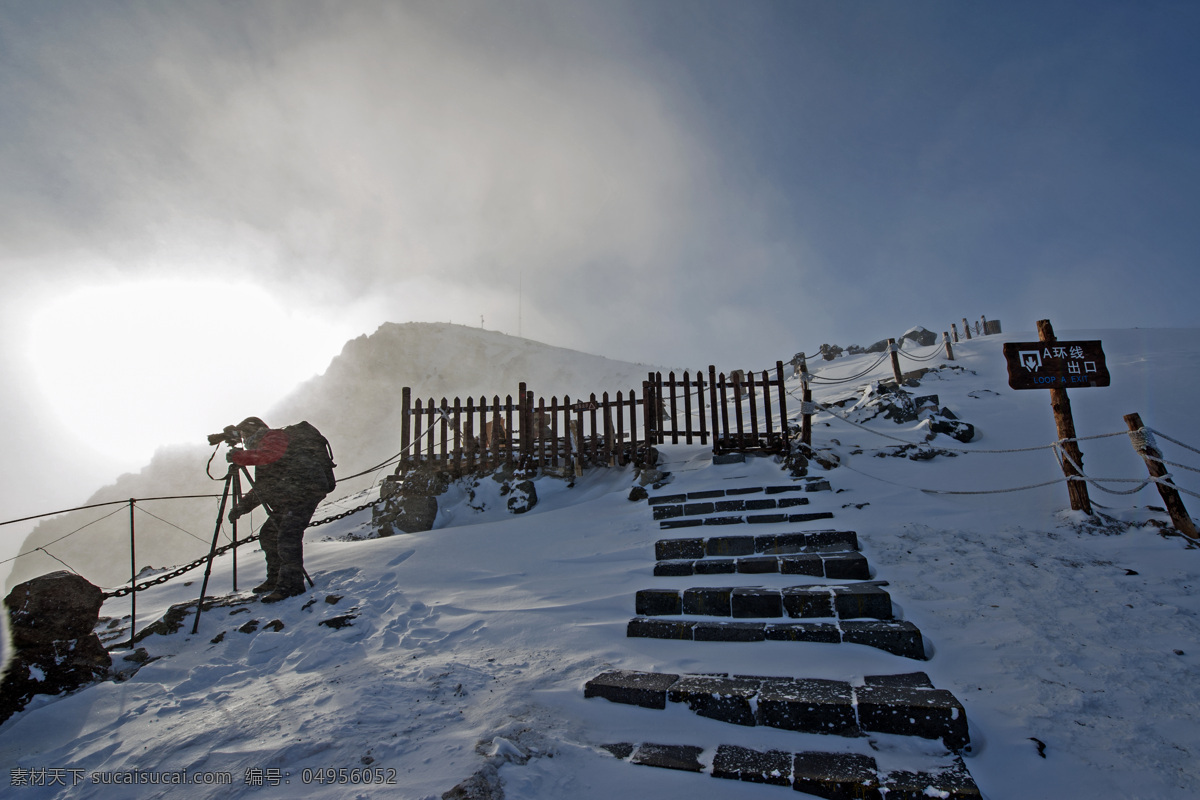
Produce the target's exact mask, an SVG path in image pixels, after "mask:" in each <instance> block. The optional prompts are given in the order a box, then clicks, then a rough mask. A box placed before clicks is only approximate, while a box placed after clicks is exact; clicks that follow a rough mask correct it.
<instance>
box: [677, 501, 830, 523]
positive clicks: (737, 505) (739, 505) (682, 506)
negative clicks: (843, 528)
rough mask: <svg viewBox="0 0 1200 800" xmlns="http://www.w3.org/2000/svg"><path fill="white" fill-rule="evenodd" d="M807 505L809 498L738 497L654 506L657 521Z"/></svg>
mask: <svg viewBox="0 0 1200 800" xmlns="http://www.w3.org/2000/svg"><path fill="white" fill-rule="evenodd" d="M806 505H808V498H807V497H757V498H745V497H738V498H726V499H724V500H699V501H696V502H690V503H671V504H666V505H656V506H653V513H654V518H655V519H674V518H676V517H706V516H710V515H712V514H730V513H737V512H741V511H770V510H773V509H777V508H795V507H796V506H806Z"/></svg>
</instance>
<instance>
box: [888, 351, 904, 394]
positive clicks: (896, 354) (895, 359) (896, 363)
mask: <svg viewBox="0 0 1200 800" xmlns="http://www.w3.org/2000/svg"><path fill="white" fill-rule="evenodd" d="M888 351H889V352H890V353H891V354H892V375H893V376H895V378H896V388H897V389H899V388H900V385H901V384H902V383H903V381H901V379H900V348H899V347H897V346H896V340H895V339H888Z"/></svg>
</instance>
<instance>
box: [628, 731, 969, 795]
mask: <svg viewBox="0 0 1200 800" xmlns="http://www.w3.org/2000/svg"><path fill="white" fill-rule="evenodd" d="M604 749H605V750H607V751H608V752H610V753H612V754H613V755H614V756H615V757H617V758H619V759H621V760H623V761H629V762H630V763H632V764H641V765H644V766H650V767H662V768H666V769H676V770H683V771H687V772H698V773H704V772H707V773H708V774H710V775H712V776H713V777H714V778H725V779H728V780H742V781H747V782H750V783H762V784H769V785H774V786H791V787H792V788H793V789H795V790H796V791H798V792H805V793H807V794H810V795H813V796H815V797H825V798H830V800H842V799H843V798H845V800H851V799H853V800H858V798H863V799H864V800H883V798H885V797H886V798H887V800H924V799H925V798H930V797H940V798H945V799H946V800H978V798H980V797H982V795H981V794H980V792H979V787H978V786H976V784H975V781H974V779H973V778H972V777H971V774H970V772H968V771H967V766H966V764H965V763H963V760H962V758H961V757H960V756H958V755H956V754H948V755H947V756H946V757H945V758H942V759H937V760H936V762H937V763H935V764H933V765H932V768H931V767H926V768H925V769H923V770H921V771H911V772H910V771H902V770H895V771H891V772H883V771H881V770H880V769H879V766H878V764H877V763H876V762H875V758H874V757H873V756H869V755H863V754H859V753H825V752H815V751H805V752H800V753H792V752H788V751H785V750H768V751H766V752H762V751H758V750H751V749H749V748H746V747H740V746H738V745H731V744H723V745H720V746H718V747H717V749H716V751H715V752H712V754H711V758H709V754H708V753H706V751H705V749H704V748H701V747H695V746H691V745H666V744H653V743H648V742H647V743H642V744H627V743H626V744H611V745H605V746H604ZM706 761H711V764H709V763H705V762H706Z"/></svg>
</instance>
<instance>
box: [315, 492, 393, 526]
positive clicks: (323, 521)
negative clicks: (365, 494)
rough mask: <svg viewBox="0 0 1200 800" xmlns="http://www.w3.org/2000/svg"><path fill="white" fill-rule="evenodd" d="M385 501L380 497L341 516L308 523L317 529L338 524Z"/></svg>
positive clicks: (336, 515) (344, 512) (337, 515)
mask: <svg viewBox="0 0 1200 800" xmlns="http://www.w3.org/2000/svg"><path fill="white" fill-rule="evenodd" d="M385 499H387V498H384V497H380V498H379V499H378V500H372V501H371V502H369V503H363V504H362V505H361V506H359V507H358V508H352V509H350V510H349V511H343V512H342V513H340V514H334V515H333V516H332V517H326V518H325V519H319V520H317V521H316V522H310V523H308V527H310V528H315V527H317V526H318V525H324V524H325V523H327V522H336V521H337V520H339V519H345V518H346V517H349V516H351V515H353V514H357V513H358V512H360V511H365V510H366V509H368V508H374V507H375V506H377V505H379V504H380V503H382V502H383V501H384V500H385Z"/></svg>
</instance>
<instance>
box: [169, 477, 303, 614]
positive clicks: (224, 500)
mask: <svg viewBox="0 0 1200 800" xmlns="http://www.w3.org/2000/svg"><path fill="white" fill-rule="evenodd" d="M243 475H245V477H246V482H247V483H249V484H250V488H251V489H253V488H254V481H253V480H252V479H251V478H250V473H249V472H248V471H247V470H246V468H245V467H240V466H238V465H237V464H230V465H229V469H228V471H227V472H226V473H225V489H224V491H223V492H222V493H221V505H220V507H219V508H218V509H217V521H216V524H215V525H214V526H213V538H212V544H211V545H210V546H209V548H208V563H207V564H206V565H205V567H204V580H203V582H201V584H200V599H199V600H197V601H196V619H195V621H194V622H193V623H192V634H193V635H195V633H196V632H197V631H198V630H199V629H200V614H201V613H202V612H203V611H204V596H205V595H206V594H207V593H208V578H209V576H210V575H212V564H213V559H214V558H215V557H216V555H217V539H218V538H219V536H220V534H221V521H222V520H224V519H225V508H226V505H227V504H228V503H229V498H230V497H231V496H232V498H233V507H234V508H236V507H237V506H238V504H239V503H241V502H242V476H243ZM262 507H263V508H264V509H266V511H267V516H268V517H271V516H274V513H275V512H274V511H272V509H271V507H270V506H269V505H267V504H266V503H265V502H264V503H262ZM230 525H231V527H232V533H231V534H230V535H231V536H232V538H233V591H235V592H236V591H237V547H238V540H237V519H236V518H234V519H233V520H231V521H230ZM252 539H253V537H251V539H247V541H248V542H249V541H252ZM301 571H302V572H303V573H304V579H305V580H307V581H308V585H309V586H315V585H316V584H315V583H313V579H312V577H310V576H309V574H308V570H304V569H302V570H301Z"/></svg>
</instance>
